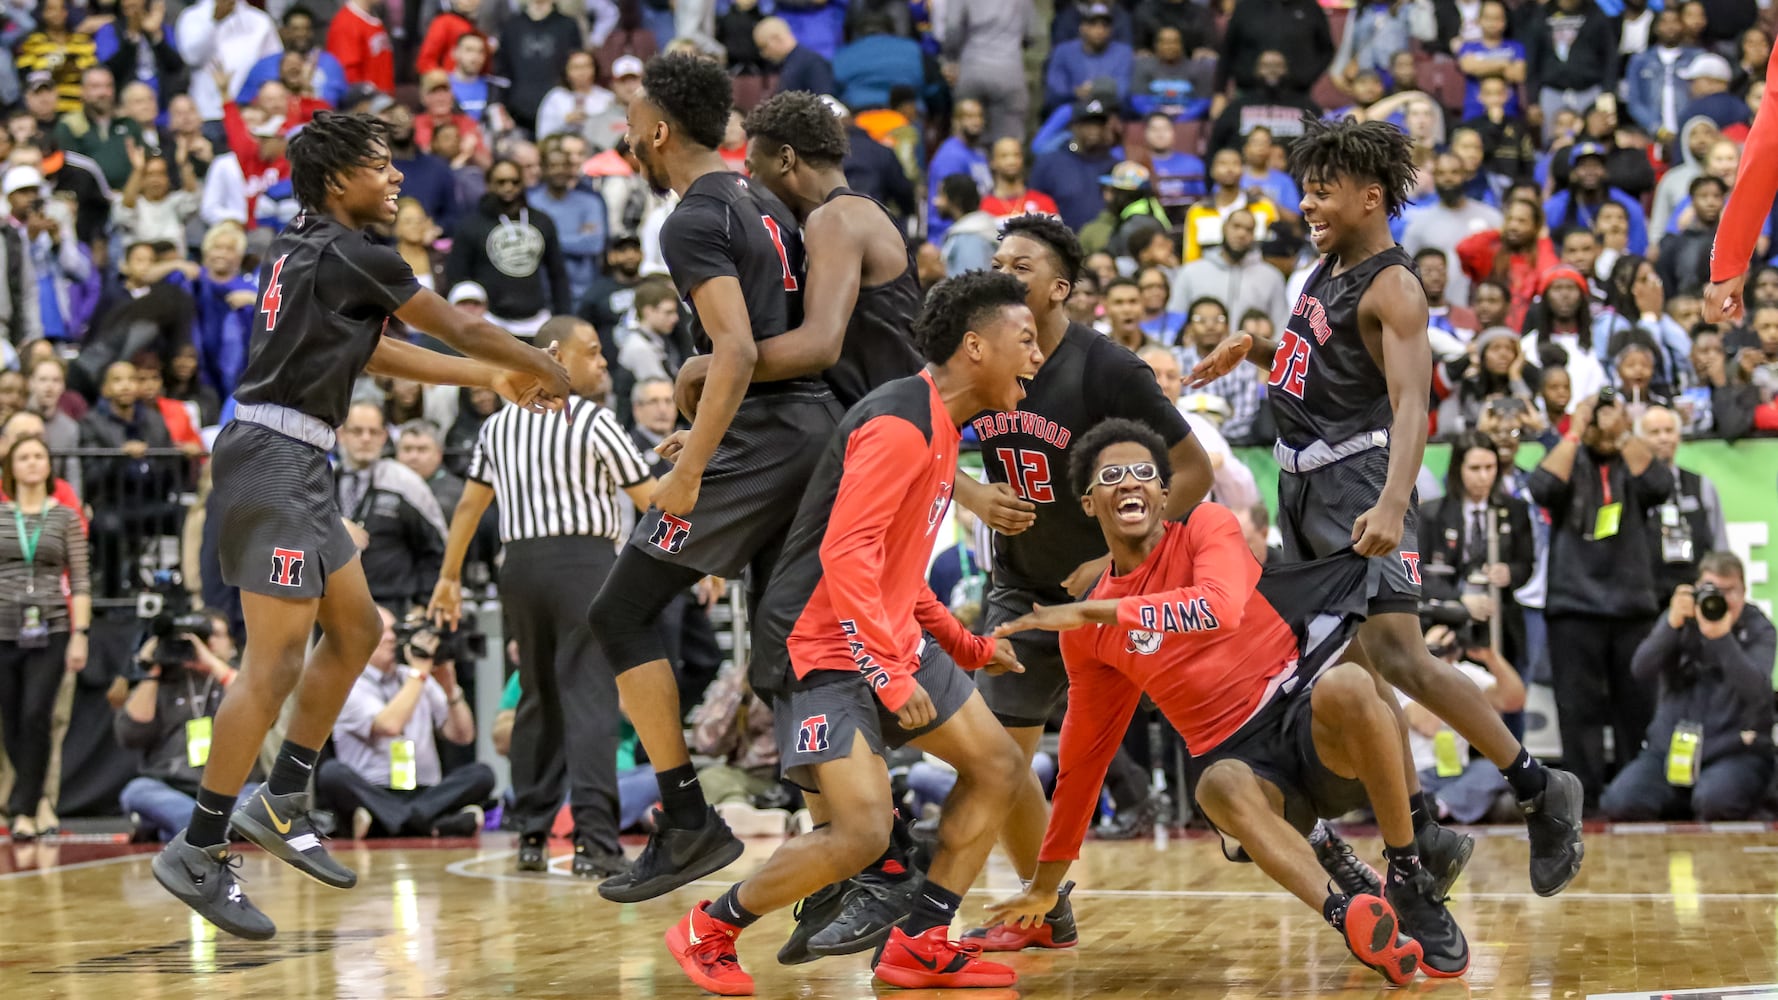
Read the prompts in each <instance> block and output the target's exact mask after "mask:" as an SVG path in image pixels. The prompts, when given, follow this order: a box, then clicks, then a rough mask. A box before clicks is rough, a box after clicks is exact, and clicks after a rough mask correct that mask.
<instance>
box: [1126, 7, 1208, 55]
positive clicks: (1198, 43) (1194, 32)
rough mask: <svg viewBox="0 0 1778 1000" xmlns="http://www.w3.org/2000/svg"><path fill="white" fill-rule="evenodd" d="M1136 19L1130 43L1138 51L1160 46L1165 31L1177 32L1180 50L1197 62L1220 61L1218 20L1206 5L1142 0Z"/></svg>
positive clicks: (1137, 8) (1137, 9)
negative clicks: (1218, 59) (1218, 56)
mask: <svg viewBox="0 0 1778 1000" xmlns="http://www.w3.org/2000/svg"><path fill="white" fill-rule="evenodd" d="M1134 20H1135V24H1134V28H1135V30H1134V33H1133V36H1132V37H1131V39H1130V43H1131V45H1132V47H1134V48H1135V49H1136V50H1137V51H1146V50H1151V49H1154V48H1156V47H1158V46H1159V44H1160V36H1161V32H1163V31H1174V32H1177V33H1178V35H1179V41H1180V48H1181V49H1182V50H1183V51H1184V52H1187V53H1189V54H1190V55H1191V57H1192V58H1193V59H1206V60H1208V59H1215V58H1216V30H1217V29H1216V19H1215V18H1214V17H1213V16H1212V15H1211V13H1210V11H1209V9H1208V8H1207V7H1205V6H1202V5H1199V4H1194V3H1192V2H1191V0H1138V3H1137V4H1136V12H1135V19H1134Z"/></svg>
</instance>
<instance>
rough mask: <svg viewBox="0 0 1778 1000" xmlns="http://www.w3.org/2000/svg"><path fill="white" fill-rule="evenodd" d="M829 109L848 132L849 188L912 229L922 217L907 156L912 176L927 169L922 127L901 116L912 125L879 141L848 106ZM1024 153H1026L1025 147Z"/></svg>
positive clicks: (845, 168) (844, 167) (845, 166)
mask: <svg viewBox="0 0 1778 1000" xmlns="http://www.w3.org/2000/svg"><path fill="white" fill-rule="evenodd" d="M896 93H897V95H898V96H904V97H906V98H907V100H908V101H912V100H913V98H912V97H911V96H910V95H908V94H907V92H906V91H903V90H901V89H899V88H897V90H896ZM828 110H830V111H832V112H833V113H834V115H835V116H837V117H838V118H839V119H840V121H841V122H842V123H843V126H844V128H845V130H846V144H847V149H846V158H845V159H844V160H843V161H841V163H840V168H841V170H842V171H844V173H845V175H846V186H847V187H850V188H851V189H852V190H854V191H856V192H858V193H859V194H864V195H869V196H870V197H872V198H875V199H876V200H878V201H880V202H882V203H883V204H884V205H886V206H888V207H889V209H890V211H891V212H892V213H893V214H894V215H895V216H896V218H897V219H899V220H901V221H902V223H903V226H904V228H905V227H906V226H908V225H909V224H910V223H911V222H912V221H913V219H914V218H915V216H916V215H918V214H919V207H918V206H917V205H916V204H915V197H914V184H913V181H911V180H909V179H908V178H909V176H910V168H909V167H908V166H907V165H905V162H904V160H903V156H904V155H905V156H906V157H907V159H908V161H913V162H914V163H915V164H916V165H915V166H914V167H913V168H912V169H911V174H912V176H918V175H919V173H920V170H921V169H923V166H920V165H918V161H919V160H920V159H921V157H920V155H919V154H918V152H917V148H918V145H919V143H920V142H921V139H920V138H919V134H918V133H919V129H918V127H917V126H915V125H913V124H911V122H912V121H913V119H908V118H906V117H902V116H898V117H902V120H903V121H906V122H910V124H906V125H903V126H901V127H898V128H896V129H893V130H891V132H890V133H889V135H888V136H886V137H885V138H884V139H883V141H881V142H879V141H878V140H877V138H876V136H874V135H872V134H871V133H870V132H869V131H867V130H866V129H864V128H862V127H860V126H859V124H858V122H857V120H856V119H854V118H853V117H852V112H851V110H850V109H849V108H846V106H845V105H843V104H840V103H839V102H838V101H833V102H832V103H831V104H829V105H828ZM898 151H899V152H898ZM1020 152H1021V154H1022V153H1023V149H1022V148H1021V150H1020ZM1021 162H1022V161H1021ZM972 176H973V175H972Z"/></svg>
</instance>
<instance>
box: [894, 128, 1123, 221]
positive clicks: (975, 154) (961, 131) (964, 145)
mask: <svg viewBox="0 0 1778 1000" xmlns="http://www.w3.org/2000/svg"><path fill="white" fill-rule="evenodd" d="M1099 125H1100V132H1103V131H1104V116H1103V115H1101V117H1100V118H1099ZM985 127H986V120H985V119H984V118H983V116H982V105H981V102H979V101H976V100H972V99H970V98H964V99H962V100H960V101H958V102H957V105H956V107H954V108H953V109H952V110H951V135H950V138H948V139H946V140H945V141H944V142H942V143H939V146H938V150H937V151H936V152H934V153H933V154H932V163H931V164H930V165H929V166H928V167H927V168H926V178H927V181H926V203H927V210H926V235H927V238H928V239H931V240H935V241H937V240H943V239H944V238H945V229H946V227H947V226H948V225H949V224H948V223H946V222H945V221H944V220H943V219H942V218H940V217H939V214H938V205H937V201H938V185H939V182H940V181H942V180H944V179H945V178H946V177H949V176H951V175H952V174H968V175H969V176H970V177H972V178H974V179H975V186H976V189H977V190H991V189H992V188H993V184H994V179H993V174H992V173H991V172H990V171H989V170H988V158H987V157H986V156H983V155H982V151H981V144H982V130H983V128H985ZM1079 134H1080V133H1079V131H1078V130H1077V131H1076V139H1077V141H1078V138H1079ZM1099 139H1100V140H1101V141H1103V139H1104V136H1103V135H1100V136H1099ZM1102 144H1103V145H1104V146H1105V147H1106V148H1109V147H1110V145H1111V144H1110V143H1109V142H1102ZM1051 155H1054V154H1051ZM1043 159H1044V158H1043V157H1039V158H1038V166H1039V168H1041V166H1042V164H1043ZM1037 176H1038V175H1037V170H1033V171H1032V173H1031V177H1032V180H1031V183H1032V184H1033V185H1034V186H1036V187H1037V189H1038V190H1039V191H1046V193H1047V190H1046V189H1045V188H1044V187H1043V185H1042V184H1040V183H1039V182H1038V180H1037ZM1094 176H1095V177H1096V176H1098V175H1097V174H1095V175H1094ZM1058 180H1060V178H1058ZM1093 211H1095V212H1096V211H1098V206H1097V204H1096V203H1095V205H1094V208H1093ZM1087 218H1088V219H1090V218H1092V216H1091V215H1090V214H1089V215H1088V216H1087ZM1064 220H1066V217H1064ZM1085 221H1086V219H1081V220H1080V222H1085ZM1075 224H1076V225H1078V223H1075Z"/></svg>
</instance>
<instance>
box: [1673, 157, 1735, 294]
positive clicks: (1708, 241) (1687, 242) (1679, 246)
mask: <svg viewBox="0 0 1778 1000" xmlns="http://www.w3.org/2000/svg"><path fill="white" fill-rule="evenodd" d="M1689 190H1690V193H1691V199H1692V213H1691V214H1692V221H1691V224H1690V225H1688V226H1686V227H1685V229H1683V230H1681V231H1680V232H1677V233H1668V234H1667V235H1665V236H1663V237H1661V257H1660V265H1659V274H1660V278H1661V281H1662V283H1663V284H1664V285H1665V286H1666V287H1667V288H1670V289H1672V290H1673V291H1674V292H1675V293H1677V294H1681V295H1698V294H1700V293H1702V292H1703V290H1704V286H1705V285H1706V284H1708V283H1709V281H1710V251H1711V249H1712V247H1714V246H1715V244H1716V224H1717V222H1719V221H1720V220H1721V219H1722V207H1723V203H1724V202H1725V201H1727V200H1728V190H1729V189H1728V185H1727V184H1724V183H1723V182H1722V181H1720V180H1718V179H1717V178H1715V177H1712V176H1710V175H1709V174H1706V175H1704V176H1702V177H1699V178H1697V179H1696V180H1694V181H1692V183H1691V187H1690V189H1689Z"/></svg>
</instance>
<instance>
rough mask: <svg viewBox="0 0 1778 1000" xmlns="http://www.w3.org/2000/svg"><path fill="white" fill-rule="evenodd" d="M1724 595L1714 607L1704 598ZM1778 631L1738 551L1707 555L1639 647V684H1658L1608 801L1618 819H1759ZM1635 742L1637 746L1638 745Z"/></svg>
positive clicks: (1768, 772)
mask: <svg viewBox="0 0 1778 1000" xmlns="http://www.w3.org/2000/svg"><path fill="white" fill-rule="evenodd" d="M1705 588H1711V589H1714V590H1715V591H1716V596H1715V597H1714V598H1713V600H1712V602H1711V603H1712V604H1713V605H1714V606H1713V607H1707V606H1706V604H1705V602H1704V601H1703V600H1702V599H1701V598H1700V596H1699V595H1700V592H1702V591H1704V589H1705ZM1775 646H1778V633H1774V630H1773V628H1772V622H1771V620H1770V619H1768V618H1767V617H1766V616H1765V613H1764V612H1762V611H1760V609H1759V608H1758V607H1754V606H1751V605H1749V604H1748V603H1747V582H1746V573H1745V571H1744V570H1743V569H1742V566H1741V560H1740V559H1738V558H1736V557H1735V556H1734V554H1733V553H1729V552H1712V553H1710V554H1709V555H1707V556H1705V557H1704V559H1703V565H1702V571H1701V572H1700V574H1699V576H1698V584H1697V586H1696V587H1693V586H1691V585H1690V584H1687V585H1684V586H1681V587H1680V588H1679V589H1678V590H1676V591H1675V592H1674V594H1673V599H1672V600H1671V601H1670V602H1669V603H1668V605H1667V613H1666V614H1665V615H1664V616H1663V618H1662V620H1661V621H1660V622H1659V623H1657V624H1656V625H1655V626H1654V629H1653V631H1651V632H1650V633H1649V634H1648V637H1647V638H1646V639H1644V640H1643V641H1642V643H1641V644H1640V645H1638V646H1637V647H1636V653H1635V658H1634V659H1633V660H1632V662H1631V665H1630V669H1631V671H1632V673H1633V676H1634V678H1635V680H1636V682H1637V683H1639V684H1642V685H1643V686H1645V687H1650V686H1657V684H1656V682H1657V681H1658V686H1657V691H1658V693H1657V694H1656V696H1655V709H1654V719H1653V721H1652V722H1650V723H1649V726H1648V730H1647V740H1648V742H1647V744H1646V745H1645V746H1644V747H1643V749H1642V752H1641V753H1640V754H1638V755H1636V756H1635V757H1634V758H1631V759H1629V760H1628V761H1627V763H1625V765H1624V767H1623V769H1622V770H1620V771H1619V772H1618V775H1617V777H1616V778H1615V779H1614V780H1613V781H1612V783H1611V787H1609V788H1608V789H1606V791H1605V795H1604V798H1603V800H1602V802H1601V805H1602V807H1603V809H1604V812H1605V814H1606V815H1607V816H1609V817H1610V818H1612V819H1613V820H1618V821H1620V822H1623V821H1639V820H1641V821H1646V820H1656V819H1667V818H1672V819H1688V818H1689V819H1698V820H1702V821H1705V822H1713V821H1718V820H1741V819H1748V818H1750V817H1751V816H1753V815H1754V814H1755V812H1756V810H1758V809H1759V808H1760V806H1761V803H1762V802H1763V801H1764V798H1765V795H1766V792H1767V789H1768V787H1769V786H1770V785H1771V782H1772V768H1773V756H1772V735H1771V734H1772V718H1773V716H1772V690H1771V681H1772V676H1771V664H1772V658H1773V655H1774V652H1775ZM1632 745H1634V744H1632Z"/></svg>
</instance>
